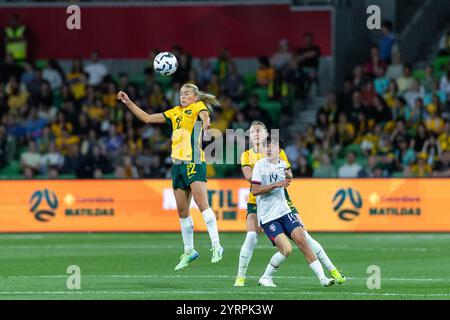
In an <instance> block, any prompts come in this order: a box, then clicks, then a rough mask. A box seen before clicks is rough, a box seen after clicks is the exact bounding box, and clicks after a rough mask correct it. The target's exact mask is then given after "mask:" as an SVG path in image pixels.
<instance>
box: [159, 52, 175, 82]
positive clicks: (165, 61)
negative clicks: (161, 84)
mask: <svg viewBox="0 0 450 320" xmlns="http://www.w3.org/2000/svg"><path fill="white" fill-rule="evenodd" d="M153 68H155V71H156V72H157V73H159V74H160V75H163V76H170V75H172V74H174V73H175V71H177V68H178V62H177V57H175V55H174V54H173V53H170V52H161V53H159V54H158V55H157V56H156V57H155V60H153Z"/></svg>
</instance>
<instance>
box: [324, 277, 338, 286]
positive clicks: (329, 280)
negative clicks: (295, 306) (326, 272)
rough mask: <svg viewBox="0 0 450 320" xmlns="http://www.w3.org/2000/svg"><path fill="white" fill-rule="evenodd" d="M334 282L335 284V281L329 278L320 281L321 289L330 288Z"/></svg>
mask: <svg viewBox="0 0 450 320" xmlns="http://www.w3.org/2000/svg"><path fill="white" fill-rule="evenodd" d="M335 282H336V280H334V279H330V278H322V279H320V284H321V285H322V287H325V288H328V287H331V286H332V285H333V284H334V283H335Z"/></svg>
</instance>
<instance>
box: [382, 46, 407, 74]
mask: <svg viewBox="0 0 450 320" xmlns="http://www.w3.org/2000/svg"><path fill="white" fill-rule="evenodd" d="M403 65H404V64H403V63H402V55H401V53H400V51H395V52H394V53H393V55H392V63H391V64H390V65H389V66H388V68H387V70H386V77H387V78H388V79H398V78H400V77H401V76H402V74H403Z"/></svg>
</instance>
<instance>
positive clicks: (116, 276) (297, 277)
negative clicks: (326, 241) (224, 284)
mask: <svg viewBox="0 0 450 320" xmlns="http://www.w3.org/2000/svg"><path fill="white" fill-rule="evenodd" d="M5 278H24V279H27V278H44V279H51V278H67V275H12V276H2V277H0V280H4V279H5ZM82 278H117V279H128V278H137V279H145V278H169V279H172V278H173V279H177V278H178V279H182V278H212V279H234V278H235V276H232V275H230V276H227V275H156V274H154V275H151V274H149V275H126V274H124V275H122V274H109V275H108V274H107V275H92V274H91V275H82ZM247 278H248V279H259V277H258V276H247ZM276 278H278V279H316V277H313V276H309V277H306V276H276ZM347 279H348V280H367V278H358V277H347ZM381 280H382V281H386V280H387V281H413V282H432V281H436V282H439V281H440V282H442V281H450V278H447V279H445V278H382V279H381Z"/></svg>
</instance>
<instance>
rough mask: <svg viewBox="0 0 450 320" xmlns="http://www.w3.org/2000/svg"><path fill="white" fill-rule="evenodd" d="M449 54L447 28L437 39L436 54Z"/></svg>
mask: <svg viewBox="0 0 450 320" xmlns="http://www.w3.org/2000/svg"><path fill="white" fill-rule="evenodd" d="M449 55H450V30H448V31H447V32H446V33H445V34H444V35H443V36H442V37H441V39H440V40H439V53H438V56H449Z"/></svg>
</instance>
